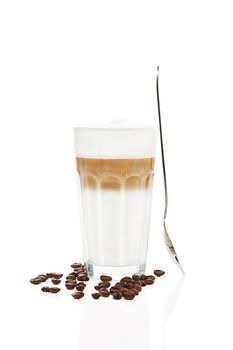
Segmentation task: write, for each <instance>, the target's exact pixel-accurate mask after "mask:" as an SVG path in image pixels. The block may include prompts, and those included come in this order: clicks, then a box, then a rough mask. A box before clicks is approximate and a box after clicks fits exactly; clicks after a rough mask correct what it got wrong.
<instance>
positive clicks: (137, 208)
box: [74, 127, 157, 277]
mask: <svg viewBox="0 0 233 350" xmlns="http://www.w3.org/2000/svg"><path fill="white" fill-rule="evenodd" d="M74 139H75V152H76V164H77V171H78V173H79V176H80V185H81V192H80V193H81V213H80V214H81V231H82V241H83V254H84V261H85V266H86V268H87V271H88V274H89V275H90V276H93V277H99V275H101V274H110V275H112V276H119V275H128V274H134V273H136V274H141V273H143V272H144V271H145V267H146V258H147V246H148V238H149V227H150V214H151V198H152V184H153V175H154V159H155V148H156V139H157V128H85V127H77V128H74Z"/></svg>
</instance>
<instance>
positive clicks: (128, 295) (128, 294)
mask: <svg viewBox="0 0 233 350" xmlns="http://www.w3.org/2000/svg"><path fill="white" fill-rule="evenodd" d="M123 296H124V299H126V300H133V299H134V297H135V295H134V293H132V292H131V291H127V292H124V293H123Z"/></svg>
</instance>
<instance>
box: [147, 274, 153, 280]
mask: <svg viewBox="0 0 233 350" xmlns="http://www.w3.org/2000/svg"><path fill="white" fill-rule="evenodd" d="M147 278H151V279H153V280H155V276H154V275H146V279H147Z"/></svg>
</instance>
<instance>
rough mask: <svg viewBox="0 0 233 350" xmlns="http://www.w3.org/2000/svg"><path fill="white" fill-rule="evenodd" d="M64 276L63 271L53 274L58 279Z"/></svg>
mask: <svg viewBox="0 0 233 350" xmlns="http://www.w3.org/2000/svg"><path fill="white" fill-rule="evenodd" d="M62 277H63V273H54V274H53V278H55V279H56V280H59V279H60V278H62Z"/></svg>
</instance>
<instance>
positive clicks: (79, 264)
mask: <svg viewBox="0 0 233 350" xmlns="http://www.w3.org/2000/svg"><path fill="white" fill-rule="evenodd" d="M70 266H71V267H72V268H73V269H77V268H79V267H82V266H83V265H82V264H81V263H73V264H72V265H70Z"/></svg>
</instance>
